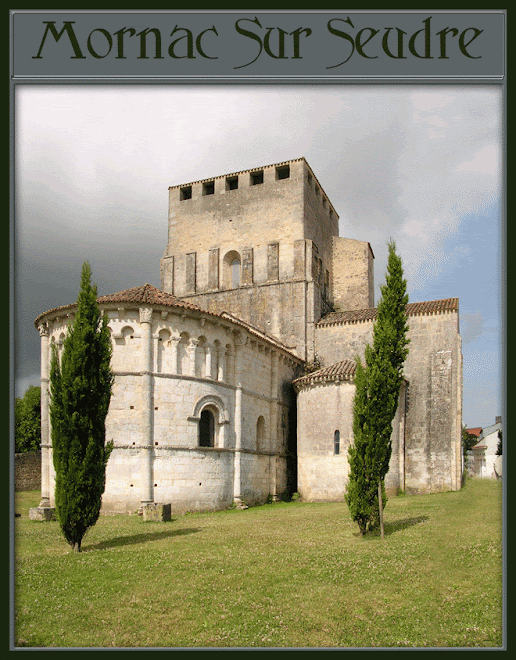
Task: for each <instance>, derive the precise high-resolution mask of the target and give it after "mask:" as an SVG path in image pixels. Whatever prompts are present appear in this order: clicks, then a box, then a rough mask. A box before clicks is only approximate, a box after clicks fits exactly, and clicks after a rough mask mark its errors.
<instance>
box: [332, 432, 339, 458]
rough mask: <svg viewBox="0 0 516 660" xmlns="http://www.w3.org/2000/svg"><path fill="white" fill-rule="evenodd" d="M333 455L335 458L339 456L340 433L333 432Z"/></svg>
mask: <svg viewBox="0 0 516 660" xmlns="http://www.w3.org/2000/svg"><path fill="white" fill-rule="evenodd" d="M333 453H334V454H335V455H336V456H337V455H338V454H340V431H335V433H334V434H333Z"/></svg>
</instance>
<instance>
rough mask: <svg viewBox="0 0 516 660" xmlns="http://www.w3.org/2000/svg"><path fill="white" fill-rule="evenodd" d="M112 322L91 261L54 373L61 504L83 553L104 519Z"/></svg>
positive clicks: (70, 537) (68, 531)
mask: <svg viewBox="0 0 516 660" xmlns="http://www.w3.org/2000/svg"><path fill="white" fill-rule="evenodd" d="M110 361H111V341H110V338H109V331H108V327H107V318H106V317H105V316H104V317H101V312H100V309H99V306H98V304H97V287H96V286H92V285H91V268H90V265H89V263H88V262H85V263H84V264H83V267H82V274H81V290H80V293H79V297H78V299H77V311H76V315H75V319H74V321H73V323H71V324H70V326H69V328H68V334H67V336H66V338H65V340H64V345H63V353H62V356H61V360H59V357H58V354H57V350H56V348H55V346H54V347H53V352H52V362H51V368H50V394H51V401H50V420H51V425H52V447H53V460H54V468H55V472H56V482H55V501H56V513H57V518H58V520H59V524H60V527H61V530H62V532H63V535H64V537H65V539H66V541H67V542H68V543H69V544H70V545H71V546H72V548H73V549H74V550H75V551H76V552H80V549H81V542H82V538H83V536H84V534H85V533H86V530H87V529H88V528H89V527H91V526H93V525H94V524H95V523H96V522H97V520H98V517H99V514H100V506H101V503H102V494H103V492H104V488H105V481H106V479H105V474H106V465H107V461H108V459H109V455H110V453H111V449H112V447H113V444H112V442H110V443H107V444H106V442H105V437H106V430H105V419H106V415H107V412H108V407H109V401H110V398H111V388H112V384H113V378H114V377H113V373H112V371H111V368H110Z"/></svg>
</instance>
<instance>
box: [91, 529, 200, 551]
mask: <svg viewBox="0 0 516 660" xmlns="http://www.w3.org/2000/svg"><path fill="white" fill-rule="evenodd" d="M200 531H201V529H200V528H199V527H185V528H183V529H174V530H163V531H162V532H149V533H147V534H145V533H143V534H132V535H131V536H117V537H115V538H114V539H109V540H107V541H100V542H99V543H93V544H91V545H83V546H82V548H81V552H89V551H90V550H105V549H106V548H119V547H120V546H123V545H133V544H136V543H147V542H148V541H160V540H161V539H166V538H171V537H174V536H184V535H185V534H196V533H197V532H200Z"/></svg>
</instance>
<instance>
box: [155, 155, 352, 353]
mask: <svg viewBox="0 0 516 660" xmlns="http://www.w3.org/2000/svg"><path fill="white" fill-rule="evenodd" d="M338 224H339V217H338V215H337V213H336V211H335V209H334V208H333V205H332V204H331V202H330V200H329V199H328V196H327V195H326V193H325V192H324V190H323V188H322V186H321V185H320V183H319V182H318V180H317V177H316V176H315V175H314V173H313V171H312V170H311V168H310V166H309V165H308V163H307V162H306V160H305V159H304V158H299V159H296V160H290V161H285V162H282V163H277V164H274V165H267V166H264V167H259V168H254V169H251V170H244V171H241V172H233V173H230V174H225V175H222V176H217V177H214V178H211V179H203V180H200V181H194V182H191V183H187V184H181V185H177V186H173V187H171V188H169V223H168V244H167V248H166V250H165V253H164V255H163V258H162V260H161V280H162V289H163V290H164V291H166V292H167V293H172V294H173V295H175V296H177V297H178V298H182V299H186V300H188V301H190V302H193V303H195V304H196V305H198V306H200V307H202V308H203V309H206V310H207V311H212V312H222V311H226V312H229V313H231V314H233V315H234V316H236V317H238V318H240V319H242V320H243V321H246V322H247V323H250V324H252V325H254V326H256V327H258V328H260V329H261V330H263V331H264V332H267V333H268V334H270V335H272V336H274V337H276V338H277V339H279V340H280V341H282V342H283V343H284V344H285V345H287V346H289V347H290V348H292V349H293V350H294V351H295V352H296V353H297V354H298V355H299V357H301V358H302V359H308V360H309V359H312V358H313V333H314V329H313V328H314V324H315V323H316V322H317V321H318V320H319V319H320V318H321V316H322V315H323V314H325V313H326V312H327V311H331V310H332V309H333V294H332V291H333V285H332V282H333V255H334V237H337V236H338Z"/></svg>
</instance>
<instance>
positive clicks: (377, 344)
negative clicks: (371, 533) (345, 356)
mask: <svg viewBox="0 0 516 660" xmlns="http://www.w3.org/2000/svg"><path fill="white" fill-rule="evenodd" d="M388 247H389V258H388V263H387V275H386V282H385V284H384V285H382V286H381V287H380V290H381V294H382V295H381V299H380V302H379V304H378V310H377V316H376V322H375V324H374V328H373V344H372V346H370V345H369V344H368V345H367V346H366V349H365V366H362V363H361V361H360V358H357V370H356V375H355V388H356V390H355V399H354V404H353V434H354V444H353V445H351V446H350V448H349V452H348V460H349V466H350V476H349V482H348V486H347V491H346V501H347V503H348V506H349V508H350V513H351V517H352V519H353V520H355V521H356V522H357V523H358V526H359V528H360V532H361V533H362V534H365V532H366V527H367V525H369V529H373V528H374V527H376V526H378V524H379V522H380V515H381V505H380V501H379V493H381V494H382V505H385V503H386V501H387V500H386V498H385V486H384V479H385V475H386V474H387V472H388V471H389V461H390V458H391V453H392V446H391V435H392V421H393V419H394V416H395V415H396V410H397V407H398V399H399V393H400V388H401V385H402V382H403V364H404V362H405V359H406V357H407V355H408V348H407V345H408V343H409V341H410V340H409V339H408V338H407V331H408V323H407V314H406V305H407V302H408V295H407V292H406V289H407V283H406V280H404V279H403V267H402V263H401V258H400V257H399V256H398V255H397V254H396V244H395V243H394V242H393V241H390V242H389V246H388Z"/></svg>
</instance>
